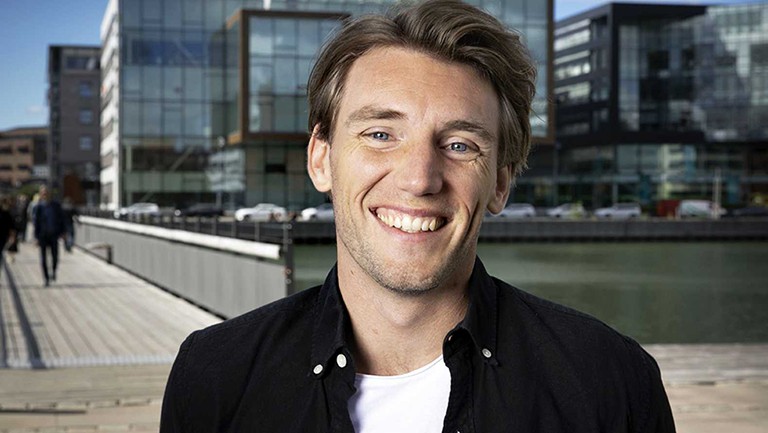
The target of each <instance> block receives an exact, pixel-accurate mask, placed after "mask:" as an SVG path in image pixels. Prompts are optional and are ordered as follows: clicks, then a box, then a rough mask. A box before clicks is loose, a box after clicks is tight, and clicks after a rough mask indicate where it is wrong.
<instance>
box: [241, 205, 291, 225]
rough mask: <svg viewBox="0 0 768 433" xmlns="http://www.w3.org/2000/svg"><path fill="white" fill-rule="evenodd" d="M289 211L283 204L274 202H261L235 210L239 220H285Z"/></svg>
mask: <svg viewBox="0 0 768 433" xmlns="http://www.w3.org/2000/svg"><path fill="white" fill-rule="evenodd" d="M287 215H288V212H286V210H285V208H284V207H282V206H278V205H276V204H272V203H259V204H257V205H256V206H254V207H245V208H241V209H238V210H236V211H235V220H237V221H283V220H285V219H286V216H287Z"/></svg>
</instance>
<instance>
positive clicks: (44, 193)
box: [38, 188, 48, 200]
mask: <svg viewBox="0 0 768 433" xmlns="http://www.w3.org/2000/svg"><path fill="white" fill-rule="evenodd" d="M38 195H39V196H40V200H48V188H40V191H39V192H38Z"/></svg>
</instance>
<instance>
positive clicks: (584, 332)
mask: <svg viewBox="0 0 768 433" xmlns="http://www.w3.org/2000/svg"><path fill="white" fill-rule="evenodd" d="M494 281H495V282H496V285H497V287H499V302H500V304H501V306H500V308H502V309H505V311H506V312H507V313H509V315H511V316H513V317H509V318H508V319H510V321H509V322H507V323H508V324H510V326H518V327H521V328H522V329H524V330H525V332H526V333H527V334H528V335H529V336H530V337H532V338H534V339H535V341H537V342H539V343H540V344H541V343H542V342H551V343H555V344H556V345H557V346H560V347H562V349H563V350H567V351H571V350H577V351H579V352H581V353H584V354H585V356H587V357H601V356H609V357H614V356H616V355H617V352H616V351H619V352H621V353H623V354H625V355H626V356H630V357H634V356H636V355H637V354H638V352H643V350H642V348H641V347H640V345H639V344H638V343H637V342H636V341H635V340H634V339H632V338H630V337H628V336H626V335H624V334H622V333H621V332H619V331H617V330H616V329H614V328H613V327H611V326H610V325H608V324H606V323H605V322H603V321H602V320H600V319H598V318H596V317H593V316H591V315H589V314H587V313H584V312H581V311H578V310H576V309H573V308H571V307H567V306H565V305H562V304H558V303H556V302H552V301H549V300H547V299H544V298H541V297H538V296H536V295H533V294H531V293H528V292H526V291H524V290H521V289H519V288H517V287H514V286H511V285H509V284H507V283H505V282H503V281H501V280H498V279H494Z"/></svg>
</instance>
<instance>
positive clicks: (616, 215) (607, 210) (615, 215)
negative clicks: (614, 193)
mask: <svg viewBox="0 0 768 433" xmlns="http://www.w3.org/2000/svg"><path fill="white" fill-rule="evenodd" d="M641 214H642V210H641V209H640V205H639V204H637V203H616V204H614V205H613V206H611V207H603V208H600V209H597V210H596V211H595V216H596V217H598V218H611V219H617V220H618V219H622V220H623V219H629V218H637V217H639V216H640V215H641Z"/></svg>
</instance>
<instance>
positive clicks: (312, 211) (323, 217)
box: [301, 203, 333, 221]
mask: <svg viewBox="0 0 768 433" xmlns="http://www.w3.org/2000/svg"><path fill="white" fill-rule="evenodd" d="M301 220H302V221H333V205H332V204H331V203H323V204H321V205H318V206H315V207H308V208H306V209H304V210H303V211H301Z"/></svg>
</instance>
